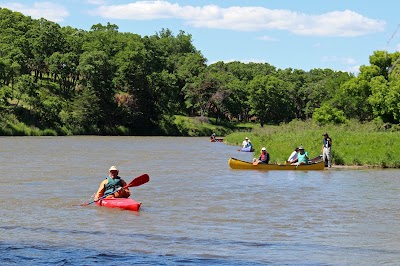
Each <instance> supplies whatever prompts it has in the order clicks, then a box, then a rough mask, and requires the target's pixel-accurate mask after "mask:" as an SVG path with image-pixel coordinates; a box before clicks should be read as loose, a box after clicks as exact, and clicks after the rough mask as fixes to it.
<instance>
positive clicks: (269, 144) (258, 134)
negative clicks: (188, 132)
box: [224, 121, 400, 168]
mask: <svg viewBox="0 0 400 266" xmlns="http://www.w3.org/2000/svg"><path fill="white" fill-rule="evenodd" d="M324 132H328V134H329V136H330V137H331V138H332V153H333V156H332V157H333V163H334V164H336V165H363V166H372V167H389V168H400V156H398V152H399V151H400V132H399V131H394V130H393V131H390V130H383V129H381V127H380V125H378V124H374V123H368V124H360V123H349V124H346V125H340V126H334V125H330V126H326V127H320V126H318V125H315V124H313V123H312V122H311V121H308V122H300V121H293V122H291V123H289V124H284V125H281V126H264V127H263V128H258V129H254V130H253V131H252V132H248V133H246V132H234V133H232V134H230V135H228V136H226V137H225V139H224V142H226V143H227V144H230V145H238V146H240V145H241V143H242V141H243V139H244V138H245V137H249V138H250V140H251V142H252V143H253V145H254V146H255V149H256V152H255V155H257V156H258V154H259V150H260V149H261V147H266V148H267V150H268V152H269V153H270V156H271V162H272V163H273V162H277V163H282V162H284V161H285V160H286V159H287V158H288V157H289V155H290V153H291V152H292V151H293V150H294V148H295V147H296V146H300V145H303V146H304V147H305V149H306V151H308V153H309V155H310V157H315V156H318V155H320V154H322V152H321V148H322V138H323V136H322V134H323V133H324Z"/></svg>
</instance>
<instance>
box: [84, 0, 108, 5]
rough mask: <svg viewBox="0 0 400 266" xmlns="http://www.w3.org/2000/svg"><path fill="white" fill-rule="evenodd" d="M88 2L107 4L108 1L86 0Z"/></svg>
mask: <svg viewBox="0 0 400 266" xmlns="http://www.w3.org/2000/svg"><path fill="white" fill-rule="evenodd" d="M86 2H87V3H88V4H91V5H105V4H106V3H107V2H106V1H105V0H86Z"/></svg>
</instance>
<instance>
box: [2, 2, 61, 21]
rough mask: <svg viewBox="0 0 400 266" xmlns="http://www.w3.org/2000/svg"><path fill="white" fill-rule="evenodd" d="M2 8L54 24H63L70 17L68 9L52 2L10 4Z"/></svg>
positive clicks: (3, 5) (4, 4) (5, 4)
mask: <svg viewBox="0 0 400 266" xmlns="http://www.w3.org/2000/svg"><path fill="white" fill-rule="evenodd" d="M1 7H4V8H8V9H10V10H13V11H18V12H21V13H23V14H24V15H26V16H31V17H32V18H34V19H40V18H45V19H47V20H50V21H53V22H62V21H64V19H65V18H66V17H68V16H69V12H68V10H67V9H65V8H64V7H63V6H61V5H57V4H54V3H51V2H36V3H34V4H32V5H25V4H21V3H15V2H9V3H3V4H1Z"/></svg>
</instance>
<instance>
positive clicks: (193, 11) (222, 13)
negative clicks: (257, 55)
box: [90, 0, 386, 37]
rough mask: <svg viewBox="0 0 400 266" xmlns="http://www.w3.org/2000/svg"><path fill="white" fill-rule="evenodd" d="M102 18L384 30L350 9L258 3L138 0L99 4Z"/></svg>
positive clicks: (325, 32) (347, 32)
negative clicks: (318, 10)
mask: <svg viewBox="0 0 400 266" xmlns="http://www.w3.org/2000/svg"><path fill="white" fill-rule="evenodd" d="M90 13H91V14H92V15H96V16H101V17H104V18H113V19H127V20H154V19H181V20H183V21H185V23H186V24H188V25H190V26H193V27H197V28H213V29H226V30H234V31H265V30H283V31H289V32H292V33H294V34H297V35H306V36H341V37H353V36H362V35H367V34H371V33H375V32H381V31H383V30H384V28H385V25H386V23H385V22H384V21H382V20H376V19H372V18H368V17H365V16H363V15H361V14H359V13H356V12H354V11H351V10H344V11H332V12H328V13H324V14H319V15H311V14H305V13H299V12H294V11H290V10H284V9H268V8H264V7H257V6H253V7H252V6H232V7H227V8H222V7H219V6H217V5H205V6H193V5H179V4H176V3H170V2H168V1H161V0H160V1H137V2H133V3H130V4H124V5H101V6H98V7H97V8H96V9H94V10H92V11H91V12H90Z"/></svg>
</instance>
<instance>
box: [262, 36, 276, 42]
mask: <svg viewBox="0 0 400 266" xmlns="http://www.w3.org/2000/svg"><path fill="white" fill-rule="evenodd" d="M257 40H261V41H266V42H277V41H278V39H276V38H274V37H270V36H267V35H264V36H260V37H258V38H257Z"/></svg>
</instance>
